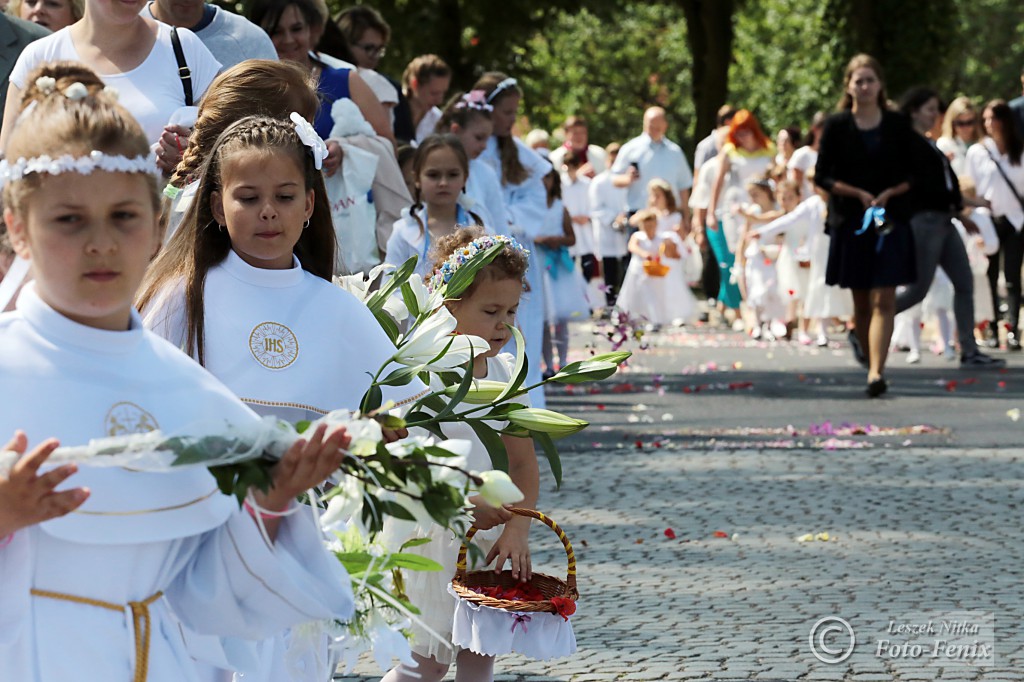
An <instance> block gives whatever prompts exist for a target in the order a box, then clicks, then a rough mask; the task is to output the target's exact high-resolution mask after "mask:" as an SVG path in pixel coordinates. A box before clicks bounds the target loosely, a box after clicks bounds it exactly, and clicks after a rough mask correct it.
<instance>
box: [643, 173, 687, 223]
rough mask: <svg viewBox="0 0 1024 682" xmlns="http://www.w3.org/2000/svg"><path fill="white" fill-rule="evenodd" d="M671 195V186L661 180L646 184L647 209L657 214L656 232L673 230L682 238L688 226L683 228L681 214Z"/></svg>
mask: <svg viewBox="0 0 1024 682" xmlns="http://www.w3.org/2000/svg"><path fill="white" fill-rule="evenodd" d="M672 194H673V192H672V185H670V184H668V183H667V182H665V181H664V180H662V179H661V178H655V179H653V180H651V181H650V182H649V183H647V208H650V209H653V210H654V211H655V212H656V213H657V214H658V232H665V231H667V230H673V231H675V232H677V233H679V236H680V237H683V236H684V235H685V233H686V232H687V228H688V227H689V226H686V227H684V226H683V214H682V213H681V212H680V211H679V209H678V208H677V207H676V199H675V197H674V196H672Z"/></svg>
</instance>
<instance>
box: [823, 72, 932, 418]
mask: <svg viewBox="0 0 1024 682" xmlns="http://www.w3.org/2000/svg"><path fill="white" fill-rule="evenodd" d="M844 86H845V87H844V93H843V97H842V99H841V100H840V102H839V109H840V111H839V113H836V114H833V115H832V116H830V117H829V118H828V119H827V120H826V121H825V126H824V129H823V130H822V134H821V143H820V150H819V154H818V163H817V166H816V167H815V173H814V181H815V183H817V184H818V185H819V186H820V187H822V188H823V189H825V190H826V191H828V193H829V203H828V232H829V235H830V236H831V240H830V246H829V255H828V268H827V270H826V281H827V282H828V284H832V285H838V286H841V287H844V288H847V289H850V290H852V294H853V306H854V313H853V315H854V325H855V329H854V330H853V331H852V332H851V333H850V343H851V345H853V346H854V351H855V353H858V355H859V356H863V360H864V364H866V366H867V368H868V377H867V380H868V384H867V393H868V395H869V396H871V397H873V398H874V397H877V396H880V395H881V394H882V393H884V392H885V390H886V388H887V387H888V386H887V384H886V382H885V379H884V378H883V376H882V374H883V371H884V369H885V359H886V355H887V354H888V350H889V340H890V338H891V337H892V325H893V317H894V316H895V309H896V308H895V299H896V287H897V285H900V284H909V283H911V282H913V281H914V280H915V279H916V271H915V265H914V239H913V235H912V234H911V231H910V226H909V222H910V206H909V205H908V202H907V197H906V194H907V192H908V191H909V190H910V187H911V184H912V182H913V180H912V170H913V166H912V153H911V152H912V150H913V148H914V147H913V143H914V141H915V138H914V135H915V133H914V131H913V129H912V128H911V126H910V123H909V121H907V119H906V118H905V117H903V116H902V115H901V114H899V113H896V112H894V111H889V110H888V109H887V106H886V99H885V86H884V81H883V76H882V68H881V66H880V65H879V64H878V62H877V61H876V60H875V59H874V58H873V57H870V56H868V55H864V54H862V55H857V56H856V57H854V58H853V59H852V60H850V63H849V64H848V65H847V67H846V73H845V76H844ZM877 209H885V213H884V218H885V221H884V224H882V225H876V224H875V222H874V221H871V222H867V221H866V220H865V218H866V215H867V212H868V211H869V210H873V211H876V212H877ZM876 215H877V213H876ZM858 359H860V357H858Z"/></svg>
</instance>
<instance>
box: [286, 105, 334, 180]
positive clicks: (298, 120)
mask: <svg viewBox="0 0 1024 682" xmlns="http://www.w3.org/2000/svg"><path fill="white" fill-rule="evenodd" d="M288 118H290V119H291V121H292V123H294V124H295V134H296V135H298V136H299V139H300V140H302V144H304V145H306V146H307V147H309V153H310V154H312V155H313V167H314V168H316V169H317V170H322V169H323V167H324V159H326V158H327V144H326V143H325V142H324V140H323V138H322V137H320V135H319V134H318V133H317V132H316V130H315V129H314V128H313V126H311V125H310V124H309V121H307V120H306V119H304V118H302V116H301V115H299V114H298V113H297V112H295V111H293V112H292V113H291V115H289V116H288Z"/></svg>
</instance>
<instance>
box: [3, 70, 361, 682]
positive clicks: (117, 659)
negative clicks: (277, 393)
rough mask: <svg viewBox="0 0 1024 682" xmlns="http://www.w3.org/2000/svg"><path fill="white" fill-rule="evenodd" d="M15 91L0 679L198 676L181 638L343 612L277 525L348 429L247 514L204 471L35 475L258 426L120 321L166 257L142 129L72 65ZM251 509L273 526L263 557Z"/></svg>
mask: <svg viewBox="0 0 1024 682" xmlns="http://www.w3.org/2000/svg"><path fill="white" fill-rule="evenodd" d="M27 82H28V84H29V85H28V87H27V88H25V94H24V98H25V100H24V101H25V103H26V104H27V105H28V106H29V107H31V114H30V117H29V116H26V115H24V114H23V115H22V116H21V117H20V118H19V119H18V121H17V122H16V123H15V125H14V127H13V129H12V130H11V131H10V132H9V141H8V145H7V148H6V152H7V157H6V158H7V160H6V161H4V162H3V163H2V164H0V178H2V180H3V183H4V186H3V201H4V207H5V210H4V219H5V221H6V223H7V226H8V229H9V231H10V235H11V239H12V243H13V245H14V248H15V249H16V250H17V252H18V254H19V255H21V256H22V257H24V258H30V259H31V261H32V266H33V273H34V276H35V280H34V281H33V282H32V283H30V284H29V285H27V286H26V288H25V289H24V290H23V291H22V293H21V296H20V298H19V300H18V309H17V311H15V312H12V313H7V314H4V315H2V316H0V375H2V376H3V377H4V388H5V391H6V392H7V393H8V394H9V395H11V396H16V399H14V400H9V401H7V402H6V403H5V404H4V409H3V410H2V413H0V432H6V433H14V434H15V435H14V437H13V439H12V440H11V441H10V442H9V443H8V444H7V446H6V448H5V449H6V450H7V451H10V452H14V453H16V454H18V455H21V456H20V458H19V459H17V460H16V461H15V463H14V465H13V468H12V469H11V470H10V471H9V472H7V473H3V474H0V581H2V583H3V586H4V587H3V590H0V679H3V680H19V681H20V682H48V681H49V680H63V679H75V680H83V681H85V682H94V681H95V682H107V681H109V680H127V679H133V680H136V681H137V682H138V681H142V680H145V681H146V682H180V681H181V680H194V679H198V676H199V671H198V668H197V666H196V663H195V662H194V661H193V659H192V658H191V656H190V655H189V653H188V652H187V651H186V650H185V646H184V644H183V642H182V637H181V634H180V630H179V624H184V625H185V626H187V627H189V628H192V629H194V630H195V631H198V632H202V633H205V634H209V635H217V636H236V637H242V638H260V637H266V636H270V635H272V634H273V633H275V632H278V631H280V630H282V629H284V628H286V627H290V626H292V625H298V624H300V623H303V622H305V621H308V620H310V619H320V618H341V619H344V618H347V617H349V616H350V615H351V613H352V595H351V593H350V591H349V589H348V587H347V583H348V580H347V577H346V576H345V574H344V571H342V570H341V569H340V567H339V564H338V562H337V561H336V560H335V559H334V558H333V557H331V556H330V555H329V554H328V553H327V552H326V551H324V549H323V546H322V541H321V534H320V530H319V528H317V526H316V524H315V523H314V522H313V521H312V520H311V519H310V518H309V517H308V516H307V515H286V510H288V509H289V508H290V507H292V505H294V498H295V497H296V496H297V495H298V494H300V493H301V492H303V491H305V490H306V489H308V488H309V487H311V486H315V485H318V484H320V483H321V482H322V481H323V480H324V479H325V478H326V477H327V476H328V475H330V474H331V473H332V472H334V471H335V470H336V469H337V468H338V466H339V465H340V463H341V462H342V460H343V458H344V453H343V452H342V448H344V447H347V446H348V441H349V438H348V436H347V434H346V433H345V432H344V430H342V429H339V430H335V431H333V432H332V433H330V434H328V433H326V430H325V429H324V428H323V427H320V428H318V429H317V430H316V431H315V432H314V433H313V434H312V435H311V436H310V437H309V438H308V440H300V441H298V442H297V443H296V444H295V445H294V446H293V447H292V448H291V449H290V450H289V451H288V452H287V454H286V455H285V456H284V458H283V459H282V460H281V462H280V463H279V464H278V465H277V466H276V468H275V469H274V470H273V474H272V476H273V478H272V486H271V488H270V489H269V491H268V492H266V493H262V492H259V491H251V492H250V498H249V499H250V500H251V502H252V506H251V507H250V508H251V509H252V510H253V511H251V512H250V511H246V510H242V509H239V506H238V503H237V502H236V501H235V500H234V499H232V498H230V497H228V496H225V495H221V494H219V493H218V489H217V484H216V482H215V480H214V478H213V476H211V475H210V473H209V472H208V471H207V470H205V469H203V468H198V467H197V468H183V469H175V470H172V471H169V472H164V473H152V472H143V471H127V470H125V469H122V468H116V467H103V468H101V467H86V466H83V467H82V468H81V470H77V469H76V466H75V465H73V464H66V465H62V466H59V467H55V468H54V467H50V466H48V465H47V462H46V459H47V457H48V456H50V454H51V453H52V452H53V451H54V449H55V448H56V447H57V445H58V440H56V439H59V442H60V443H61V444H63V445H68V446H71V445H86V444H88V443H89V441H90V440H92V439H96V438H101V437H105V436H116V435H126V434H135V433H143V432H146V431H152V430H154V429H159V430H161V431H162V432H164V433H167V434H175V433H178V434H188V433H190V431H191V430H192V429H194V428H195V427H196V425H197V424H199V423H202V422H205V423H206V424H210V423H212V422H216V423H218V424H220V423H222V424H223V425H224V428H225V430H227V429H228V428H230V427H235V428H243V429H244V428H251V427H255V426H258V424H259V418H258V417H257V416H256V415H255V414H254V413H253V412H252V411H251V410H249V409H248V408H247V407H246V406H245V405H244V404H243V403H241V402H240V401H239V400H238V399H237V398H235V397H234V396H233V395H232V394H231V392H230V391H229V390H228V389H227V388H226V387H225V386H224V385H223V384H221V383H220V382H219V381H217V380H216V379H214V378H213V377H212V376H211V375H210V374H209V373H208V372H206V371H205V370H203V369H202V368H201V367H199V366H198V365H196V364H195V363H194V362H192V361H191V360H189V359H188V358H187V357H185V356H183V355H182V354H181V353H179V352H178V351H177V350H176V349H175V348H174V347H173V346H172V345H171V344H168V343H167V342H166V341H164V340H163V339H160V338H159V337H157V336H156V335H154V334H152V333H150V332H148V331H146V330H145V329H143V327H142V323H141V320H140V318H139V315H138V314H137V313H136V312H135V311H134V310H133V308H132V300H133V298H134V296H135V293H136V289H137V287H138V285H139V283H140V282H141V280H142V276H143V273H144V272H145V270H146V267H147V266H148V265H149V261H150V259H151V258H152V257H153V254H155V253H156V251H157V250H158V249H159V247H160V232H159V226H158V219H157V210H158V207H159V196H158V193H157V173H158V171H157V169H156V161H155V158H154V156H153V155H152V154H151V153H150V150H149V144H148V142H147V140H146V137H145V135H144V134H143V132H142V130H141V128H140V127H139V125H138V124H137V123H136V122H135V121H134V120H133V119H132V118H131V116H130V115H129V114H128V113H127V112H126V111H125V110H124V109H122V108H121V107H120V106H118V105H117V104H115V103H113V102H112V101H111V97H110V95H109V94H108V93H105V92H104V91H103V84H102V82H101V81H100V80H99V78H98V77H97V76H96V75H95V74H92V73H91V72H89V71H88V70H86V69H84V68H83V67H81V66H78V65H75V64H68V63H59V64H55V65H50V66H44V67H41V68H40V69H39V70H37V71H36V72H35V73H33V74H32V75H31V76H30V77H29V79H28V81H27ZM83 91H84V92H83ZM69 95H70V96H69ZM21 429H24V431H22V430H21ZM47 436H54V437H56V439H55V438H49V439H47ZM25 453H28V454H25ZM69 477H70V478H69ZM66 480H67V481H69V482H71V483H72V484H74V485H75V486H76V487H73V488H70V489H64V488H62V484H63V483H64V481H66ZM71 512H75V513H71ZM257 513H260V514H266V515H271V516H273V518H267V519H266V520H265V521H263V525H264V526H265V528H266V530H267V532H268V538H269V540H270V542H271V543H272V545H268V544H267V541H266V540H265V539H264V537H262V536H261V534H260V531H259V529H258V527H257V520H256V519H255V518H254V517H255V515H256V514H257ZM285 516H286V517H285ZM282 517H285V518H282ZM131 652H134V655H133V654H132V653H131Z"/></svg>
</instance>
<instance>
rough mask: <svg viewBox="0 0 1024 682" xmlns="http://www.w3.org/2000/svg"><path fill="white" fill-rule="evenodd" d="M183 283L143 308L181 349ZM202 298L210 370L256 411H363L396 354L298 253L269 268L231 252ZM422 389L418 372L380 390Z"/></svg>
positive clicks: (375, 326) (297, 414)
mask: <svg viewBox="0 0 1024 682" xmlns="http://www.w3.org/2000/svg"><path fill="white" fill-rule="evenodd" d="M183 291H184V289H183V286H181V285H178V286H173V287H169V288H168V289H167V290H165V291H162V292H160V293H159V294H158V296H157V298H156V299H155V300H154V303H153V305H152V306H150V307H148V308H147V309H146V310H144V311H143V320H144V322H145V325H146V327H148V328H149V329H152V330H153V331H154V332H156V333H157V334H159V335H160V336H162V337H164V338H165V339H167V340H168V341H170V342H171V343H173V344H174V345H176V346H178V347H179V348H185V345H186V344H185V334H186V329H185V316H184V308H183V306H184V296H183ZM203 299H204V302H205V305H204V307H205V311H206V312H205V325H206V327H205V337H206V338H205V342H206V343H205V366H206V369H208V370H209V371H210V373H211V374H213V375H214V376H215V377H217V378H218V379H219V380H221V381H223V382H224V384H225V385H227V387H228V388H230V389H231V390H232V391H233V392H234V393H235V395H237V396H238V397H239V398H241V399H242V402H244V403H246V404H248V405H249V406H250V407H252V408H253V409H254V410H255V411H256V412H258V413H260V414H265V415H266V414H272V415H274V416H277V417H280V418H281V419H285V420H288V421H291V422H295V421H298V420H300V419H317V418H319V417H321V416H323V415H324V414H326V413H328V412H331V411H332V410H340V409H348V410H358V409H359V405H360V403H361V401H362V398H363V394H364V393H365V392H366V390H367V389H368V388H369V387H370V379H371V377H372V376H373V374H374V373H376V372H377V370H379V369H380V368H381V367H382V366H383V365H384V363H386V362H387V361H388V360H389V359H390V358H391V357H392V356H393V355H394V353H395V346H394V344H393V343H392V342H391V339H389V338H388V336H387V334H385V333H384V330H383V329H382V328H381V326H380V324H379V323H378V322H377V319H376V318H375V317H374V316H373V313H371V312H370V310H369V308H367V307H366V306H365V305H364V304H363V303H361V302H360V301H359V300H358V299H357V298H356V297H355V296H353V295H352V294H350V293H349V292H347V291H345V290H344V289H341V288H340V287H338V286H335V285H334V284H332V283H330V282H328V281H326V280H324V279H321V278H319V277H317V276H316V275H314V274H312V273H310V272H307V271H306V270H304V269H302V267H301V265H300V264H299V261H298V259H295V261H294V264H293V267H292V268H290V269H288V270H267V269H263V268H257V267H253V266H252V265H249V264H248V263H246V262H245V261H243V260H242V259H241V258H240V257H239V256H238V255H237V254H236V253H235V252H234V251H229V252H228V255H227V257H226V258H225V259H224V260H223V261H221V262H220V263H219V264H217V265H216V266H214V267H212V268H210V271H209V272H208V273H207V275H206V286H205V289H204V295H203ZM397 367H398V365H393V366H392V367H391V369H395V368H397ZM388 371H390V370H388ZM424 390H426V389H425V387H424V386H423V384H422V383H421V382H420V381H419V380H418V379H414V380H413V381H412V383H410V384H408V385H406V386H397V387H384V389H383V397H384V400H394V401H395V402H396V403H402V402H405V401H407V400H408V399H410V398H413V397H416V396H417V395H419V394H420V393H422V392H423V391H424Z"/></svg>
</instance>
